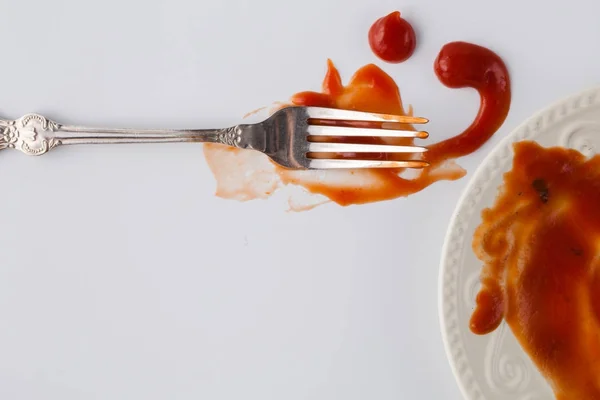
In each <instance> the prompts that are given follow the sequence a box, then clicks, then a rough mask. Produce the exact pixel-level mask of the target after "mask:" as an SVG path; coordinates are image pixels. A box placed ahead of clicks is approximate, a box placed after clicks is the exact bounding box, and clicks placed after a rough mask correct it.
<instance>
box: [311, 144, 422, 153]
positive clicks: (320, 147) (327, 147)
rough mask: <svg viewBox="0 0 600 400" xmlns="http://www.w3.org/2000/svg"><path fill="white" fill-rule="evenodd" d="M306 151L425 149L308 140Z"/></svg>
mask: <svg viewBox="0 0 600 400" xmlns="http://www.w3.org/2000/svg"><path fill="white" fill-rule="evenodd" d="M308 151H309V152H312V153H424V152H426V151H427V149H426V148H425V147H419V146H393V145H387V144H354V143H322V142H310V143H309V144H308Z"/></svg>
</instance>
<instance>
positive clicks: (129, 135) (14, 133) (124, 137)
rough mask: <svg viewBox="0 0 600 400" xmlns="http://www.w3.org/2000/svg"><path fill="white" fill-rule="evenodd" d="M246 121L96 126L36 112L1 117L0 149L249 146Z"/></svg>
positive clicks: (42, 151) (32, 151)
mask: <svg viewBox="0 0 600 400" xmlns="http://www.w3.org/2000/svg"><path fill="white" fill-rule="evenodd" d="M245 127H246V126H245V125H236V126H233V127H230V128H224V129H206V130H203V129H202V130H172V129H162V130H134V129H99V128H86V127H77V126H69V125H61V124H59V123H57V122H54V121H52V120H50V119H48V118H46V117H43V116H41V115H39V114H27V115H25V116H23V117H21V118H19V119H17V120H3V119H0V150H2V149H7V148H8V149H16V150H20V151H22V152H23V153H25V154H27V155H32V156H39V155H42V154H45V153H47V152H48V151H50V150H52V149H53V148H55V147H56V146H58V145H61V144H102V143H140V142H141V143H164V142H211V143H221V144H226V145H228V146H233V147H240V148H248V147H249V143H248V142H247V141H246V140H242V138H243V136H242V133H243V132H244V131H245Z"/></svg>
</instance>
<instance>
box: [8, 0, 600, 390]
mask: <svg viewBox="0 0 600 400" xmlns="http://www.w3.org/2000/svg"><path fill="white" fill-rule="evenodd" d="M397 8H399V9H400V10H401V11H402V12H403V13H404V15H405V16H406V18H409V19H410V20H411V21H412V23H413V25H414V26H415V28H416V30H417V33H418V40H419V43H418V49H417V51H416V53H415V54H414V56H413V58H411V59H410V60H409V61H408V62H407V63H405V64H402V65H385V64H381V63H379V64H380V65H382V66H383V68H384V69H385V70H386V71H388V72H389V73H390V74H391V75H392V76H394V77H395V78H396V79H397V81H398V83H399V85H400V87H401V90H402V95H403V98H404V101H405V103H407V104H413V105H414V108H415V110H416V113H417V114H419V115H424V116H427V117H429V118H431V124H430V126H429V130H430V132H431V133H432V136H433V137H434V138H435V139H439V138H444V137H448V136H450V135H454V134H456V133H458V132H459V131H461V130H462V129H463V128H464V127H466V125H467V124H468V123H469V122H470V121H471V119H472V118H473V116H474V114H475V112H476V110H477V107H478V98H477V94H476V93H475V92H474V91H469V90H462V91H457V90H450V89H447V88H445V87H443V86H442V85H441V84H440V83H439V82H438V81H437V79H436V77H435V75H434V73H433V70H432V63H433V60H434V58H435V57H436V55H437V52H438V50H439V49H440V48H441V46H442V45H443V44H444V43H446V42H449V41H453V40H466V41H472V42H475V43H478V44H482V45H485V46H488V47H490V48H492V49H493V50H495V51H497V52H498V53H499V54H500V55H501V56H502V57H503V58H504V59H505V60H506V62H507V64H508V66H509V68H510V71H511V74H512V82H513V96H514V97H513V99H514V100H513V103H512V110H511V113H510V115H509V117H508V120H507V121H506V123H505V125H504V126H503V127H502V129H501V130H500V131H499V132H498V133H497V135H496V136H495V137H494V138H493V139H492V140H491V141H490V143H488V144H487V145H486V146H485V147H484V148H483V149H482V150H481V151H479V152H477V153H476V154H474V155H472V156H470V157H467V158H465V159H462V160H460V164H461V165H463V166H465V167H466V168H467V169H468V170H469V172H472V171H473V170H474V168H475V167H476V166H477V165H478V163H480V162H481V160H482V159H483V157H484V156H485V154H486V153H487V152H488V151H489V150H490V148H491V147H492V146H493V145H494V144H495V143H497V142H498V140H499V139H501V138H502V137H503V136H505V135H506V134H507V133H508V132H509V131H510V130H511V129H512V128H514V127H515V126H516V125H517V124H518V123H519V122H520V121H521V120H523V119H524V118H525V117H527V116H529V115H530V114H531V113H532V112H534V111H536V110H538V109H539V108H541V107H543V106H545V105H547V104H548V103H550V102H552V101H554V100H557V99H560V98H561V97H563V96H565V95H568V94H572V93H574V92H577V91H579V90H581V89H585V88H587V87H589V86H591V85H595V84H597V83H598V80H599V78H600V53H599V52H598V51H597V40H598V39H597V38H598V37H600V24H598V23H597V15H598V12H600V3H599V2H597V1H594V0H587V1H585V0H579V1H576V0H573V1H570V2H569V3H568V4H564V5H562V6H561V7H557V6H551V5H550V3H548V2H546V1H528V2H521V1H517V0H504V1H502V2H489V1H481V0H454V1H446V0H403V1H391V0H376V1H375V0H370V1H365V0H361V1H359V0H328V1H324V0H303V1H293V2H292V1H272V0H254V1H250V0H235V1H218V0H214V1H208V0H195V1H191V0H149V1H148V0H146V1H128V0H104V1H79V0H54V1H42V0H37V1H33V0H0V15H1V22H0V46H1V47H0V48H1V49H2V50H1V53H0V54H1V56H0V60H1V63H0V72H1V73H0V113H1V114H2V115H3V116H6V117H10V118H16V117H19V116H21V115H22V114H25V113H27V112H39V113H43V114H45V115H48V116H50V117H52V118H54V119H55V120H58V121H59V122H63V123H75V124H88V125H108V126H132V127H214V126H221V125H229V124H234V123H237V122H239V121H240V118H241V116H242V115H243V114H244V113H246V112H248V111H250V110H253V109H255V108H258V107H260V106H264V105H269V104H270V103H271V102H273V101H277V100H285V99H287V98H288V97H289V96H290V95H291V94H292V93H294V92H296V91H299V90H306V89H314V90H317V89H319V87H320V82H321V79H322V77H323V74H324V71H325V61H326V59H327V57H331V58H332V59H333V60H334V61H335V62H336V63H337V65H338V66H339V68H340V70H341V72H342V74H343V77H344V78H345V79H348V78H349V77H350V76H351V74H352V73H353V72H354V71H355V70H356V69H357V68H358V67H360V66H362V65H364V64H366V63H369V62H377V60H376V59H375V57H374V56H373V55H372V54H371V52H370V50H369V48H368V45H367V42H366V40H367V30H368V28H369V26H370V24H371V23H372V22H373V21H374V20H375V19H376V18H378V17H380V16H382V15H384V14H386V13H387V12H390V11H393V10H394V9H397ZM0 168H1V170H2V171H4V173H3V174H2V197H1V205H2V209H3V212H2V220H1V221H2V223H1V226H2V228H1V229H0V249H1V252H2V253H1V254H2V256H1V257H2V261H0V321H2V322H1V327H2V328H1V329H0V398H2V399H10V400H30V399H48V400H75V399H78V400H79V399H111V400H121V399H122V400H130V399H145V400H154V399H156V400H158V399H185V400H187V399H210V400H237V399H257V400H258V399H260V400H282V399H285V400H295V399H298V400H305V399H315V400H330V399H344V400H363V399H378V400H397V399H448V400H452V399H459V398H461V395H460V393H459V390H458V388H457V385H456V383H455V382H454V378H453V376H452V374H451V372H450V367H449V365H448V363H447V361H446V356H445V353H444V349H443V346H442V342H441V337H440V333H439V323H438V312H437V279H438V263H439V256H440V249H441V246H442V243H443V238H444V235H445V231H446V226H447V223H448V221H449V219H450V216H451V213H452V211H453V209H454V206H455V204H456V201H457V199H458V197H459V194H460V192H461V190H462V189H463V188H464V187H465V185H466V184H467V180H468V178H464V179H462V180H460V181H458V182H450V183H448V182H441V183H437V184H435V185H434V186H433V187H430V188H428V189H427V190H426V191H424V192H422V193H419V194H417V195H414V196H411V197H410V198H407V199H399V200H395V201H390V202H385V203H378V204H372V205H366V206H357V207H348V208H342V207H339V206H336V205H333V204H328V205H325V206H322V207H318V208H317V209H315V210H313V211H310V212H303V213H286V212H284V211H283V210H284V209H283V207H282V205H281V204H275V202H274V201H252V202H247V203H238V202H233V201H226V200H222V199H219V198H216V197H214V196H213V192H214V189H215V184H214V180H213V178H212V175H211V173H210V171H209V170H208V168H207V166H206V163H205V161H204V158H203V155H202V149H201V147H200V146H199V145H193V144H192V145H190V144H187V145H186V144H184V145H139V146H122V147H118V146H114V147H110V146H98V147H64V148H59V149H58V150H55V151H53V152H51V153H50V154H49V155H46V156H44V157H40V158H31V157H26V156H24V155H22V154H20V153H17V152H14V151H8V150H7V151H5V152H2V156H1V157H0Z"/></svg>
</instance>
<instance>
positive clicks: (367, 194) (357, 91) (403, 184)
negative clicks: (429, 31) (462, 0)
mask: <svg viewBox="0 0 600 400" xmlns="http://www.w3.org/2000/svg"><path fill="white" fill-rule="evenodd" d="M434 70H435V72H436V75H437V76H438V78H439V79H440V81H441V82H442V83H443V84H444V85H446V86H448V87H451V88H464V87H471V88H474V89H476V90H477V91H478V92H479V94H480V97H481V102H480V108H479V112H478V113H477V116H476V117H475V120H474V121H473V123H472V124H471V125H470V126H469V127H468V128H467V129H466V130H465V131H464V132H462V133H461V134H459V135H457V136H455V137H452V138H450V139H447V140H444V141H442V142H439V143H435V144H432V145H429V146H426V147H427V148H428V150H429V151H428V152H427V153H425V154H424V156H423V159H424V160H426V161H428V162H429V163H430V167H428V168H425V169H424V170H423V171H422V172H421V173H420V175H419V176H418V177H416V178H414V179H407V178H403V177H402V176H401V173H402V172H403V171H404V169H372V170H367V171H360V170H356V171H355V172H354V173H355V174H361V175H363V176H367V175H368V177H369V178H370V179H369V180H370V181H375V183H374V184H371V185H370V186H367V187H364V186H359V187H357V188H353V187H352V186H351V185H348V186H344V187H342V188H340V187H338V186H331V185H329V184H328V182H304V181H303V180H302V172H303V171H289V170H285V169H278V170H279V172H280V175H281V177H282V179H283V181H284V182H285V183H294V184H299V185H302V186H303V187H305V188H306V189H307V190H309V191H310V192H312V193H318V194H321V195H324V196H326V197H328V198H330V199H331V200H333V201H335V202H336V203H338V204H341V205H349V204H361V203H369V202H374V201H382V200H389V199H394V198H397V197H401V196H407V195H410V194H412V193H415V192H418V191H420V190H423V189H424V188H426V187H427V186H429V185H431V184H432V183H434V182H437V181H440V180H455V179H458V178H461V177H462V176H464V175H465V171H464V170H462V169H459V168H457V167H456V166H455V165H452V164H450V165H448V163H447V162H448V161H449V160H453V159H455V158H458V157H462V156H465V155H467V154H470V153H472V152H474V151H475V150H477V149H478V148H480V147H481V146H482V145H483V144H484V143H485V142H486V141H487V140H488V139H489V138H490V137H491V136H492V135H493V134H494V132H496V131H497V130H498V128H500V126H501V125H502V123H503V122H504V120H505V118H506V116H507V114H508V111H509V109H510V100H511V93H510V78H509V74H508V70H507V68H506V66H505V64H504V62H503V61H502V59H501V58H500V57H499V56H498V55H496V54H495V53H494V52H492V51H491V50H489V49H487V48H485V47H481V46H477V45H474V44H471V43H465V42H453V43H448V44H446V45H445V46H444V47H443V48H442V50H441V51H440V53H439V55H438V57H437V59H436V60H435V63H434ZM291 101H292V103H293V104H295V105H302V106H317V107H331V108H343V109H349V110H359V111H368V112H376V113H386V114H398V115H410V114H412V113H411V112H407V111H406V110H405V109H404V107H403V105H402V100H401V97H400V90H399V88H398V86H397V85H396V83H395V82H394V80H393V79H392V78H391V77H390V76H389V75H388V74H386V73H385V72H384V71H383V70H382V69H381V68H379V67H377V66H375V65H373V64H369V65H366V66H364V67H362V68H361V69H359V70H358V71H357V72H356V73H355V74H354V76H353V77H352V79H350V82H349V83H348V84H347V85H343V84H342V81H341V78H340V74H339V72H338V70H337V69H336V68H335V66H334V65H333V63H332V62H331V61H329V63H328V70H327V74H326V76H325V80H324V81H323V88H322V91H321V92H301V93H297V94H295V95H294V96H292V99H291ZM404 128H405V129H413V130H414V127H412V126H405V127H404ZM371 140H373V139H371ZM380 143H387V144H404V145H410V144H413V143H414V141H413V140H412V139H384V140H381V142H380ZM393 157H394V155H391V156H390V157H389V158H388V159H393ZM395 157H397V156H395Z"/></svg>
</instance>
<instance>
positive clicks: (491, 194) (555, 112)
mask: <svg viewBox="0 0 600 400" xmlns="http://www.w3.org/2000/svg"><path fill="white" fill-rule="evenodd" d="M599 133H600V88H596V89H592V90H587V91H585V92H583V93H581V94H578V95H576V96H573V97H569V98H567V99H565V100H563V101H561V102H559V103H557V104H555V105H553V106H551V107H549V108H547V109H546V110H544V111H542V112H540V113H538V114H537V115H535V116H533V117H532V118H530V119H529V120H527V121H526V122H525V123H524V124H523V125H521V126H520V127H518V128H517V129H516V130H515V131H513V132H512V133H511V134H510V135H509V136H508V137H507V138H506V139H504V140H503V141H502V142H501V143H499V144H498V146H496V148H495V149H494V150H493V151H492V152H491V154H490V155H489V156H488V157H487V158H486V159H485V160H484V162H483V164H482V165H481V166H480V167H479V169H478V170H477V172H476V173H475V174H474V176H473V178H472V180H471V182H470V183H469V185H468V186H467V188H466V190H465V192H464V193H463V195H462V197H461V199H460V201H459V203H458V206H457V207H456V210H455V212H454V215H453V217H452V220H451V223H450V226H449V228H448V233H447V236H446V241H445V244H444V248H443V250H442V260H441V269H440V281H439V294H438V296H439V302H440V304H439V312H440V321H441V325H442V336H443V338H444V344H445V347H446V353H447V355H448V358H449V359H450V364H451V365H452V369H453V371H454V374H455V376H456V379H457V380H458V382H459V386H460V387H461V390H462V392H463V394H464V395H465V397H466V398H468V399H472V400H483V399H485V400H499V399H503V400H504V399H511V400H514V399H518V400H537V399H553V398H554V397H553V394H552V390H551V389H550V387H549V385H548V384H547V383H546V382H545V380H544V379H543V377H542V376H541V374H540V373H539V372H538V371H537V369H536V367H535V366H534V365H533V363H532V362H531V360H530V359H529V358H528V356H527V355H526V354H525V352H524V351H523V350H522V349H521V348H520V346H519V344H518V343H517V341H516V339H515V338H514V336H513V335H512V332H511V331H510V329H509V328H508V325H506V323H502V325H500V327H499V328H498V329H497V330H496V331H494V332H493V333H491V334H489V335H485V336H477V335H474V334H473V333H471V332H470V330H469V319H470V317H471V312H472V311H473V308H474V306H475V296H476V294H477V291H478V289H479V273H480V270H481V266H482V263H481V262H480V261H479V260H478V259H477V258H476V257H475V254H474V253H473V251H472V248H471V241H472V238H473V234H474V231H475V228H476V227H477V226H478V225H479V224H480V222H481V217H480V213H481V210H483V209H484V208H486V207H489V206H491V205H492V204H493V201H494V199H495V197H496V195H497V192H498V187H499V186H500V185H501V183H502V175H503V174H504V173H505V172H507V171H508V170H510V168H511V166H512V157H513V151H512V144H513V143H514V142H517V141H521V140H535V141H536V142H538V143H540V144H541V145H543V146H547V147H548V146H563V147H570V148H574V149H577V150H579V151H581V152H582V153H584V154H586V155H592V154H595V153H596V152H597V149H600V134H599Z"/></svg>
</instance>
